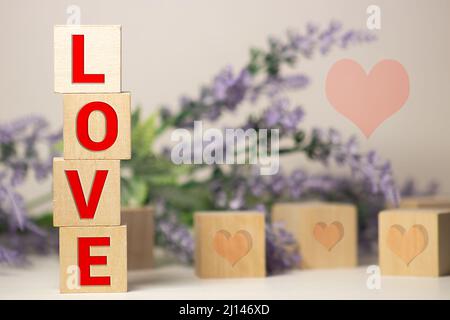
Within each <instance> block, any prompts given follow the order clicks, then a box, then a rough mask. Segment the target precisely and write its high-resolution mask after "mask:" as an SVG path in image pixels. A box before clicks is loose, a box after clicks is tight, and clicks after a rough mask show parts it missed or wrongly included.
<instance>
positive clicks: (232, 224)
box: [194, 211, 266, 278]
mask: <svg viewBox="0 0 450 320" xmlns="http://www.w3.org/2000/svg"><path fill="white" fill-rule="evenodd" d="M194 224H195V272H196V274H197V276H198V277H200V278H237V277H265V275H266V263H265V261H266V260H265V259H266V254H265V222H264V215H263V214H262V213H260V212H250V211H229V212H226V211H223V212H198V213H196V214H195V217H194Z"/></svg>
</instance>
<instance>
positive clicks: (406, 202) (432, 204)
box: [400, 197, 450, 209]
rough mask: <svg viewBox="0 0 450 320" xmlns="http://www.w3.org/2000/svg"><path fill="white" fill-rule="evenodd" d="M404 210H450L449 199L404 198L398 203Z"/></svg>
mask: <svg viewBox="0 0 450 320" xmlns="http://www.w3.org/2000/svg"><path fill="white" fill-rule="evenodd" d="M400 208H404V209H413V208H416V209H446V208H450V198H445V197H405V198H402V199H401V201H400Z"/></svg>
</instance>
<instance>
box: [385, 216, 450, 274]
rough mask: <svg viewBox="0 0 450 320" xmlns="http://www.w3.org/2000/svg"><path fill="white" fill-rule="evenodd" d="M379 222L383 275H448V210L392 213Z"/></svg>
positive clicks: (449, 259)
mask: <svg viewBox="0 0 450 320" xmlns="http://www.w3.org/2000/svg"><path fill="white" fill-rule="evenodd" d="M378 219H379V223H378V224H379V226H378V228H379V237H378V241H379V243H378V244H379V258H380V268H381V273H382V274H383V275H403V276H430V277H438V276H443V275H448V274H450V210H447V209H393V210H385V211H382V212H381V213H380V214H379V217H378Z"/></svg>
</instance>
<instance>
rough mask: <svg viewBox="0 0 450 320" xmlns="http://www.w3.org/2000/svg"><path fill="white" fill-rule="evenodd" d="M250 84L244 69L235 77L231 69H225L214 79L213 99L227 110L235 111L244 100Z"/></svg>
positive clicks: (247, 73)
mask: <svg viewBox="0 0 450 320" xmlns="http://www.w3.org/2000/svg"><path fill="white" fill-rule="evenodd" d="M250 82H251V77H250V74H249V72H248V71H247V70H246V69H244V70H242V71H241V72H240V73H239V75H238V76H237V77H235V76H234V74H233V71H232V69H231V67H227V68H225V69H224V70H223V71H222V72H221V73H219V74H218V75H217V76H216V77H215V78H214V82H213V89H212V92H213V97H214V99H215V100H216V101H218V102H220V103H223V104H224V105H225V106H226V107H227V108H228V109H229V110H235V109H236V106H237V105H238V104H239V103H241V102H242V100H243V99H244V97H245V94H246V92H247V89H248V87H249V85H250Z"/></svg>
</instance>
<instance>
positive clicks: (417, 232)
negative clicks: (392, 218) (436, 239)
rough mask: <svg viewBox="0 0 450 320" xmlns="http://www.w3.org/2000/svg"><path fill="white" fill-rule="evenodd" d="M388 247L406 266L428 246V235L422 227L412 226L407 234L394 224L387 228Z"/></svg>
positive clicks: (403, 229) (418, 225)
mask: <svg viewBox="0 0 450 320" xmlns="http://www.w3.org/2000/svg"><path fill="white" fill-rule="evenodd" d="M387 241H388V246H389V248H390V249H391V250H392V252H394V253H395V254H396V255H397V256H398V257H399V258H400V259H402V260H403V262H405V264H406V265H407V266H408V265H409V264H410V263H411V262H412V261H413V260H414V258H416V257H417V256H418V255H419V254H421V253H422V252H423V251H424V250H425V249H426V247H427V245H428V233H427V230H426V229H425V227H424V226H422V225H420V224H415V225H413V226H412V227H411V228H410V229H409V230H408V232H406V230H405V228H403V227H402V226H400V225H398V224H396V225H393V226H391V227H390V228H389V232H388V240H387Z"/></svg>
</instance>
